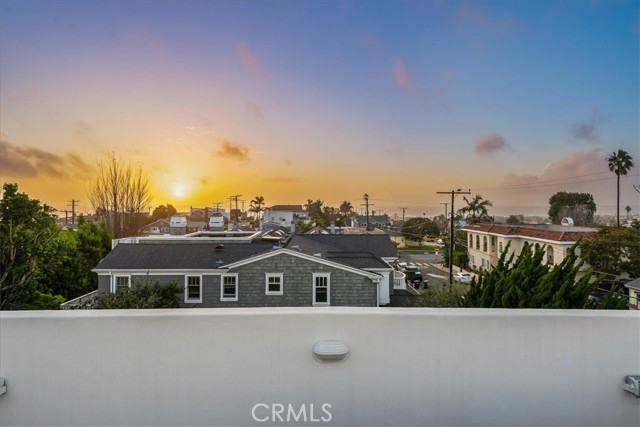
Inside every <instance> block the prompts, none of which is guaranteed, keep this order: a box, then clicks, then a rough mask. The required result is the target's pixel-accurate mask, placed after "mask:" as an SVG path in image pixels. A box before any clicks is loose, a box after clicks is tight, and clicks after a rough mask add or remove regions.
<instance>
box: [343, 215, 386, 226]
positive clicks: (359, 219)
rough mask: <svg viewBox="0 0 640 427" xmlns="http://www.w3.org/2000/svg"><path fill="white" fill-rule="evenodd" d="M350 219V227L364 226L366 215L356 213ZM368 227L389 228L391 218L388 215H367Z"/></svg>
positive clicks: (365, 224)
mask: <svg viewBox="0 0 640 427" xmlns="http://www.w3.org/2000/svg"><path fill="white" fill-rule="evenodd" d="M350 219H351V223H350V225H351V226H352V227H356V228H357V227H366V226H367V216H366V215H356V216H354V217H353V218H350ZM368 221H369V228H391V219H390V218H389V215H386V214H385V215H369V220H368Z"/></svg>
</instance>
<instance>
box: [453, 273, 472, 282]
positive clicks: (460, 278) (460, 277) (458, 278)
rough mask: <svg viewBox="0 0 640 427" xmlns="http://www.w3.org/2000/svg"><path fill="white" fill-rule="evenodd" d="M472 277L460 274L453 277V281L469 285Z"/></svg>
mask: <svg viewBox="0 0 640 427" xmlns="http://www.w3.org/2000/svg"><path fill="white" fill-rule="evenodd" d="M472 279H473V276H471V274H469V273H465V272H460V273H455V274H454V275H453V281H454V282H458V283H471V280H472Z"/></svg>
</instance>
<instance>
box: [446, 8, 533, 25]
mask: <svg viewBox="0 0 640 427" xmlns="http://www.w3.org/2000/svg"><path fill="white" fill-rule="evenodd" d="M455 17H456V20H457V22H458V23H460V24H462V25H464V26H473V27H478V28H481V29H488V30H495V31H500V32H511V31H515V30H519V29H521V28H522V27H523V24H522V23H521V22H520V21H518V20H517V19H515V18H514V17H513V16H512V15H510V14H508V13H505V14H503V15H502V16H495V15H492V14H490V13H489V12H486V11H484V10H482V9H480V8H478V7H476V6H475V5H470V4H465V5H462V6H460V7H459V8H458V9H457V10H456V12H455Z"/></svg>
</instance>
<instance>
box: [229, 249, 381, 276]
mask: <svg viewBox="0 0 640 427" xmlns="http://www.w3.org/2000/svg"><path fill="white" fill-rule="evenodd" d="M283 255H288V256H293V257H297V258H301V259H306V260H307V261H311V262H315V263H319V264H324V265H329V266H332V267H335V268H339V269H342V270H346V271H350V272H352V273H356V274H360V275H362V276H366V277H369V278H370V279H374V280H379V279H380V275H379V274H377V273H374V272H369V271H366V270H365V269H364V268H361V267H355V266H353V265H349V264H347V263H344V262H340V261H337V260H335V259H326V258H324V257H322V258H321V257H317V256H313V255H310V254H305V253H301V252H300V251H297V250H291V249H287V248H280V249H277V250H273V251H270V252H265V253H262V254H259V255H256V256H253V257H248V258H246V259H244V260H240V261H238V262H236V263H233V264H229V265H226V266H225V267H228V268H229V269H230V270H232V269H234V268H236V267H239V266H242V265H246V264H251V263H253V262H256V261H262V260H265V259H268V258H271V257H276V256H283ZM380 262H381V263H382V264H383V265H382V266H381V268H389V265H388V264H386V263H384V262H383V261H382V260H380ZM367 268H373V267H367Z"/></svg>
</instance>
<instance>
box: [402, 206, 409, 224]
mask: <svg viewBox="0 0 640 427" xmlns="http://www.w3.org/2000/svg"><path fill="white" fill-rule="evenodd" d="M400 209H402V223H403V224H404V211H406V210H407V209H408V208H406V207H403V208H400Z"/></svg>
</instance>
